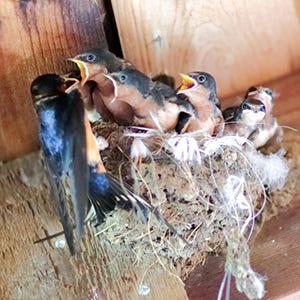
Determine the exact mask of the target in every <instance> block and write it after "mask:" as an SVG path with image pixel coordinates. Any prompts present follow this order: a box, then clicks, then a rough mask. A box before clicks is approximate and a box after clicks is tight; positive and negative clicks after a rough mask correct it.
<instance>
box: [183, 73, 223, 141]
mask: <svg viewBox="0 0 300 300" xmlns="http://www.w3.org/2000/svg"><path fill="white" fill-rule="evenodd" d="M180 76H181V78H182V84H181V86H180V87H179V89H178V94H183V95H185V96H187V97H188V101H189V102H190V103H191V104H192V106H193V107H194V109H195V112H196V120H195V119H193V120H194V123H195V121H196V123H198V124H197V125H195V126H193V127H195V128H199V129H201V130H203V131H204V132H206V133H208V134H210V135H213V134H216V133H218V132H219V131H220V130H221V128H220V127H221V125H222V124H223V116H222V112H221V110H220V103H219V99H218V98H217V89H216V81H215V79H214V77H213V76H212V75H210V74H208V73H206V72H192V73H189V74H180ZM191 120H192V119H191ZM189 126H190V125H189ZM193 130H195V129H193ZM193 130H192V131H193Z"/></svg>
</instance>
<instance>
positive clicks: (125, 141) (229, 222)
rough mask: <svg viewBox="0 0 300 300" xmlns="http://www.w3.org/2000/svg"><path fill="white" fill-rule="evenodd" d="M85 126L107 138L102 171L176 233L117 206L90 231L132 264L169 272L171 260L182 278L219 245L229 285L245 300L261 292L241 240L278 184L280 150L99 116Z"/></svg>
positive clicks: (282, 163)
mask: <svg viewBox="0 0 300 300" xmlns="http://www.w3.org/2000/svg"><path fill="white" fill-rule="evenodd" d="M93 129H94V132H95V133H96V135H101V136H103V137H104V138H105V139H106V140H107V142H108V147H107V148H106V149H104V150H103V151H102V157H103V159H104V164H105V166H106V168H107V170H108V172H110V173H112V174H114V175H115V176H117V177H118V178H120V179H122V181H123V182H126V183H129V184H130V185H131V186H133V187H134V192H135V193H137V194H138V195H141V196H143V197H144V198H146V199H148V200H149V201H150V202H151V203H152V205H153V206H154V207H155V208H156V209H157V211H159V212H160V213H161V214H162V215H163V217H164V218H165V219H166V220H167V221H168V222H169V223H170V224H171V225H172V226H173V227H174V228H175V229H176V230H177V232H178V234H174V233H173V232H171V231H170V230H169V228H168V227H167V226H165V224H163V223H162V222H161V221H159V220H157V219H156V218H155V217H154V216H153V215H152V214H150V215H149V219H148V221H147V222H145V223H142V222H141V218H139V217H138V214H137V215H132V214H133V212H127V211H123V210H121V209H118V211H117V212H113V213H111V214H110V215H108V216H107V218H106V221H105V223H103V224H101V225H100V226H98V227H96V229H95V231H96V235H98V236H99V235H100V236H101V239H108V240H109V241H110V242H111V243H113V244H120V245H128V247H130V248H131V249H132V251H133V252H134V253H135V254H136V261H137V262H139V263H140V264H146V265H148V266H149V265H150V264H151V263H155V262H159V263H160V264H161V265H162V266H163V267H164V268H166V269H168V270H169V269H170V267H169V266H170V262H171V265H172V267H173V270H174V266H175V267H176V269H177V273H179V276H180V277H181V278H182V279H185V278H186V277H187V276H188V274H189V273H190V272H191V271H192V270H193V268H194V267H195V266H196V265H197V264H199V263H204V261H205V259H206V257H207V255H208V254H209V253H220V252H221V251H222V250H223V249H224V248H226V249H227V262H226V266H225V271H226V274H232V275H234V276H235V278H236V285H237V288H238V289H239V290H240V291H241V292H244V293H245V294H246V295H247V296H248V297H249V298H250V299H254V298H261V297H262V296H263V295H264V283H263V280H262V279H261V278H260V276H259V275H257V274H256V273H255V272H254V271H253V270H252V269H251V267H250V262H249V248H248V240H249V238H250V236H251V234H252V232H253V229H254V225H255V219H257V217H258V216H259V215H260V214H261V212H262V210H263V208H264V207H265V204H266V200H267V195H268V193H270V192H272V191H275V190H277V189H281V188H282V187H283V185H284V183H285V179H286V176H287V173H288V170H289V168H288V164H287V161H286V160H285V158H284V156H283V155H284V153H283V151H282V150H281V151H277V152H276V153H271V154H266V155H264V154H262V153H261V152H259V151H257V150H256V149H255V148H254V147H253V145H252V144H251V143H250V142H248V141H247V140H246V139H244V138H241V137H235V136H221V137H207V136H205V135H203V134H201V133H198V134H196V133H193V134H183V135H178V134H171V133H168V134H161V133H159V132H157V131H153V130H148V131H145V130H140V129H136V128H129V129H128V128H124V127H120V126H117V125H116V124H105V123H103V122H101V123H99V124H94V126H93ZM141 157H143V159H141ZM171 269H172V268H171Z"/></svg>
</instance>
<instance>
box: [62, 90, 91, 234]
mask: <svg viewBox="0 0 300 300" xmlns="http://www.w3.org/2000/svg"><path fill="white" fill-rule="evenodd" d="M67 101H68V109H67V110H66V111H65V116H64V136H65V138H64V142H65V149H66V150H65V151H66V155H65V159H66V164H67V165H68V175H69V177H70V181H71V195H72V200H73V205H74V214H75V221H76V231H77V235H78V239H80V238H81V235H82V232H83V227H84V219H85V216H86V210H87V206H88V174H89V173H88V164H87V154H86V135H85V124H84V107H83V102H82V100H81V99H80V94H79V93H78V91H77V90H74V91H72V92H70V93H69V94H68V95H67Z"/></svg>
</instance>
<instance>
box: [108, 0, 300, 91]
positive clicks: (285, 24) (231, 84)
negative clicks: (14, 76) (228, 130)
mask: <svg viewBox="0 0 300 300" xmlns="http://www.w3.org/2000/svg"><path fill="white" fill-rule="evenodd" d="M112 4H113V8H114V13H115V17H116V21H117V25H118V30H119V35H120V39H121V44H122V48H123V52H124V55H125V57H126V58H127V59H129V60H130V61H132V62H133V63H134V64H135V65H136V66H137V67H138V68H139V69H141V70H143V71H144V72H146V73H148V74H154V75H155V74H157V73H159V72H162V71H163V72H166V73H168V74H171V75H173V76H177V83H178V79H179V78H178V72H188V71H194V70H204V71H208V72H210V73H212V74H213V75H214V76H215V77H216V80H217V83H218V88H219V92H220V95H221V96H228V95H233V94H236V93H237V92H240V91H242V90H245V89H247V88H248V87H249V86H251V85H254V84H257V83H260V82H265V81H269V80H271V79H274V78H278V77H280V76H283V75H286V74H289V73H291V72H293V71H295V70H297V69H299V67H300V26H299V19H300V5H299V4H298V2H297V1H293V0H287V1H284V2H283V1H280V0H267V1H259V0H253V1H246V0H244V1H235V0H227V1H219V0H212V1H206V0H188V1H186V0H179V1H173V0H164V1H163V0H153V1H142V0H140V1H126V0H112Z"/></svg>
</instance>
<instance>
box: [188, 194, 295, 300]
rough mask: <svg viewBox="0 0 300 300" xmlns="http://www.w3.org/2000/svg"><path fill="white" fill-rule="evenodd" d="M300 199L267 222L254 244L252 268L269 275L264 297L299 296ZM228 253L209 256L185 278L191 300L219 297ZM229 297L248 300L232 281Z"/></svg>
mask: <svg viewBox="0 0 300 300" xmlns="http://www.w3.org/2000/svg"><path fill="white" fill-rule="evenodd" d="M299 214H300V199H299V198H298V199H295V201H294V203H293V206H292V207H289V208H288V209H284V210H282V211H281V212H280V214H279V215H278V216H277V217H275V218H273V219H271V220H270V221H268V222H267V223H266V224H265V225H264V227H263V229H262V231H261V232H260V233H259V235H258V236H257V238H256V240H255V242H254V245H253V247H252V252H251V257H252V267H253V269H254V270H255V271H257V272H258V273H260V274H262V275H264V276H266V279H267V282H266V290H267V294H266V296H265V298H264V299H270V300H271V299H281V300H283V299H284V300H288V299H289V300H292V299H299V295H300V236H299V230H300V220H299ZM224 262H225V256H224V255H221V256H219V257H209V259H208V261H207V263H206V265H205V266H199V267H197V268H196V269H195V270H194V271H193V272H192V273H191V274H190V276H189V278H188V280H187V281H186V289H187V293H188V297H189V299H190V300H197V299H216V298H217V294H218V290H219V287H220V284H221V281H222V278H223V275H224ZM230 299H232V300H235V299H238V300H243V299H247V298H246V297H245V296H244V295H242V294H240V293H239V292H238V291H237V290H236V289H235V284H234V278H232V284H231V297H230Z"/></svg>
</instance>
